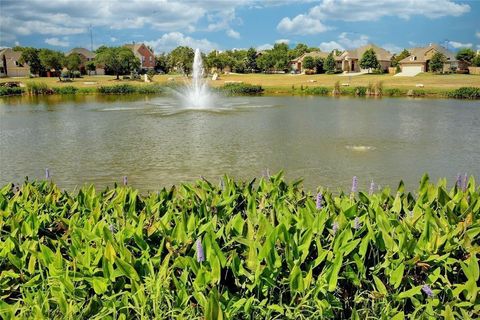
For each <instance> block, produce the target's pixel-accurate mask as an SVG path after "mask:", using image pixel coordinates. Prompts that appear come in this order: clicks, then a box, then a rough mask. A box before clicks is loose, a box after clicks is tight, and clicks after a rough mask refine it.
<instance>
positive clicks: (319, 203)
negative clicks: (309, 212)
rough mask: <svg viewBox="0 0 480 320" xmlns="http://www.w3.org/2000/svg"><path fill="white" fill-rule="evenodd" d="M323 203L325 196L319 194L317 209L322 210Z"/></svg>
mask: <svg viewBox="0 0 480 320" xmlns="http://www.w3.org/2000/svg"><path fill="white" fill-rule="evenodd" d="M322 201H323V196H322V194H321V193H320V192H319V193H318V194H317V209H322V207H323V206H322Z"/></svg>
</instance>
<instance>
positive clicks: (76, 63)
mask: <svg viewBox="0 0 480 320" xmlns="http://www.w3.org/2000/svg"><path fill="white" fill-rule="evenodd" d="M81 64H82V59H81V58H80V55H79V54H78V53H70V54H69V55H68V56H67V57H66V58H65V64H64V66H65V68H67V69H68V71H69V72H70V73H73V71H79V70H80V65H81Z"/></svg>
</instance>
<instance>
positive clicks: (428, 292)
mask: <svg viewBox="0 0 480 320" xmlns="http://www.w3.org/2000/svg"><path fill="white" fill-rule="evenodd" d="M422 291H423V292H424V293H425V294H426V295H427V296H428V297H429V298H431V297H433V291H432V288H430V286H429V285H428V284H424V285H423V287H422Z"/></svg>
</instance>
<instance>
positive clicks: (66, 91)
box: [53, 86, 78, 94]
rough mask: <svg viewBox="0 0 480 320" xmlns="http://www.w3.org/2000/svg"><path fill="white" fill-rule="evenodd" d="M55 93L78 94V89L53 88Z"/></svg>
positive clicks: (71, 87) (72, 87) (67, 87)
mask: <svg viewBox="0 0 480 320" xmlns="http://www.w3.org/2000/svg"><path fill="white" fill-rule="evenodd" d="M53 91H54V92H55V93H57V94H75V93H77V91H78V88H77V87H74V86H65V87H57V88H53Z"/></svg>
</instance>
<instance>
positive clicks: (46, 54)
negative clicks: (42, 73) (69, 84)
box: [38, 49, 65, 75]
mask: <svg viewBox="0 0 480 320" xmlns="http://www.w3.org/2000/svg"><path fill="white" fill-rule="evenodd" d="M38 56H39V58H40V62H41V64H42V68H43V69H44V70H47V71H54V72H55V73H56V74H58V75H59V72H60V71H61V70H62V66H63V64H64V60H65V56H64V54H63V53H61V52H60V51H54V50H50V49H40V51H39V53H38Z"/></svg>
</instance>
